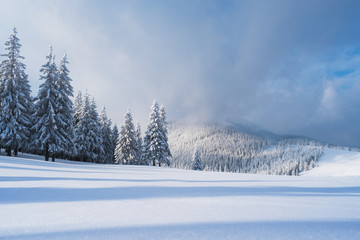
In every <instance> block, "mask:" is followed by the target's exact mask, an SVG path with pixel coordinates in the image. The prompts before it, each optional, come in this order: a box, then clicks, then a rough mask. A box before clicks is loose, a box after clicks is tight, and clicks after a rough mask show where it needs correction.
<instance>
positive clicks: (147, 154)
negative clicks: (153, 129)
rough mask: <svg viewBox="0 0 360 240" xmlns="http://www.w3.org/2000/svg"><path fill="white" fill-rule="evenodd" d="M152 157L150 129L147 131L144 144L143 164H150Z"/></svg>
mask: <svg viewBox="0 0 360 240" xmlns="http://www.w3.org/2000/svg"><path fill="white" fill-rule="evenodd" d="M150 159H151V157H150V134H149V132H148V131H146V132H145V136H144V141H143V145H142V154H141V165H149V164H150ZM153 165H154V164H153ZM154 166H155V165H154Z"/></svg>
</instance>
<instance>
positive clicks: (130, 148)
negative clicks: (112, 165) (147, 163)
mask: <svg viewBox="0 0 360 240" xmlns="http://www.w3.org/2000/svg"><path fill="white" fill-rule="evenodd" d="M137 152H138V143H137V140H136V133H135V128H134V124H133V120H132V116H131V112H130V110H129V109H128V110H127V112H126V114H125V123H124V125H123V126H121V130H120V135H119V140H118V142H117V145H116V149H115V161H116V163H118V164H132V165H133V164H137V161H138V158H137Z"/></svg>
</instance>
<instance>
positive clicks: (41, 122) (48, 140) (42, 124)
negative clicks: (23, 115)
mask: <svg viewBox="0 0 360 240" xmlns="http://www.w3.org/2000/svg"><path fill="white" fill-rule="evenodd" d="M46 59H47V62H46V63H45V64H44V65H43V66H42V67H41V69H40V72H41V76H40V80H43V81H44V83H42V84H41V85H40V89H39V93H38V101H37V102H36V104H35V117H36V121H37V123H36V125H35V126H34V128H35V129H36V140H35V142H36V145H38V146H39V147H40V149H41V150H43V151H45V161H48V160H49V156H50V155H51V156H52V160H53V161H55V154H57V153H59V152H62V151H63V149H62V147H63V146H62V144H61V143H63V142H66V139H65V138H64V136H63V134H62V133H61V131H59V130H60V129H62V126H63V123H62V122H61V121H62V120H61V118H60V117H59V114H57V111H58V110H57V109H58V97H59V96H60V95H61V94H60V93H59V89H58V87H57V82H58V70H57V67H56V64H55V63H54V58H53V53H52V47H50V53H49V55H48V56H47V57H46Z"/></svg>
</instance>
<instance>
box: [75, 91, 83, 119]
mask: <svg viewBox="0 0 360 240" xmlns="http://www.w3.org/2000/svg"><path fill="white" fill-rule="evenodd" d="M82 104H83V96H82V93H81V92H80V91H79V92H78V95H77V96H76V98H75V103H74V117H73V119H74V126H76V125H77V124H78V123H79V121H80V118H81V110H82Z"/></svg>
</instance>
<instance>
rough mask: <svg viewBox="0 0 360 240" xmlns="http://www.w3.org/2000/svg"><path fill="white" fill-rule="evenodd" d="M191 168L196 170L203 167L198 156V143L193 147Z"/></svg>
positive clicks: (200, 169)
mask: <svg viewBox="0 0 360 240" xmlns="http://www.w3.org/2000/svg"><path fill="white" fill-rule="evenodd" d="M192 162H193V163H192V166H191V168H192V170H198V171H202V170H203V167H202V164H201V158H200V150H199V147H198V145H197V144H196V146H195V148H194V154H193V159H192Z"/></svg>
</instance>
